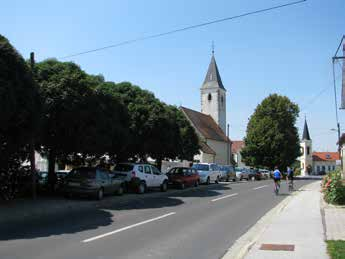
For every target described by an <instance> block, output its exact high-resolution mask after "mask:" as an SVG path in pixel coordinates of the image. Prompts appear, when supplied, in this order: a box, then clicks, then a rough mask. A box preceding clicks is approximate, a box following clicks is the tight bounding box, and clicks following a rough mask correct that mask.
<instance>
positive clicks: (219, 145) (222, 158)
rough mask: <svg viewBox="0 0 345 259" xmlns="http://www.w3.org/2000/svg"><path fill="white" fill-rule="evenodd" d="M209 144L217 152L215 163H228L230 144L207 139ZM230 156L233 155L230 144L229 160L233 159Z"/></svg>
mask: <svg viewBox="0 0 345 259" xmlns="http://www.w3.org/2000/svg"><path fill="white" fill-rule="evenodd" d="M207 145H209V146H210V148H212V149H213V150H214V151H215V152H216V157H215V163H217V164H222V165H226V164H227V163H228V159H227V153H228V151H227V146H228V144H227V143H226V142H222V141H217V140H212V139H207ZM230 157H231V147H230V145H229V161H231V160H230Z"/></svg>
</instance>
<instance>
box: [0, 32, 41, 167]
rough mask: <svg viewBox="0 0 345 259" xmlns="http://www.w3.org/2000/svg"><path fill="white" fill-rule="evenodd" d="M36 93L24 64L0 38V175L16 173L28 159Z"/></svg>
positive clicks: (35, 118)
mask: <svg viewBox="0 0 345 259" xmlns="http://www.w3.org/2000/svg"><path fill="white" fill-rule="evenodd" d="M39 100H40V99H39V95H38V90H37V87H36V85H35V82H34V80H33V78H32V75H31V71H30V69H29V68H28V66H27V64H26V62H25V60H24V59H23V58H22V56H21V55H20V54H19V53H18V52H17V51H16V50H15V49H14V47H13V46H12V45H11V44H10V43H9V41H8V40H7V39H6V38H5V37H3V36H2V35H0V171H2V172H4V173H7V172H9V171H13V170H17V169H18V167H19V166H20V165H21V163H22V161H23V160H25V159H26V158H27V155H28V152H27V148H26V147H27V145H28V143H29V141H30V139H31V138H32V137H33V135H34V134H35V127H36V126H37V122H38V119H39V114H40V101H39Z"/></svg>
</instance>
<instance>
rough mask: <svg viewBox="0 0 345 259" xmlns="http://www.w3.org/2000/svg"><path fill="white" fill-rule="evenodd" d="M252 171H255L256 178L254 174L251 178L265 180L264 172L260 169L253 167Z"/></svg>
mask: <svg viewBox="0 0 345 259" xmlns="http://www.w3.org/2000/svg"><path fill="white" fill-rule="evenodd" d="M252 171H253V172H254V179H253V176H252V178H251V179H252V180H257V181H260V180H263V176H262V173H261V171H260V170H259V169H252Z"/></svg>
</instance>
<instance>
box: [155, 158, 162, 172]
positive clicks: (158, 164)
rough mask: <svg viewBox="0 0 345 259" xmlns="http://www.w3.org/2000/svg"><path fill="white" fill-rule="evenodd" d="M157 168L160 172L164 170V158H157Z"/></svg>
mask: <svg viewBox="0 0 345 259" xmlns="http://www.w3.org/2000/svg"><path fill="white" fill-rule="evenodd" d="M156 164H157V168H158V170H159V171H161V170H162V158H157V160H156Z"/></svg>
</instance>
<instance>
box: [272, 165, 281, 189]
mask: <svg viewBox="0 0 345 259" xmlns="http://www.w3.org/2000/svg"><path fill="white" fill-rule="evenodd" d="M282 178H283V177H282V174H281V172H280V171H279V169H278V166H275V167H274V172H273V181H274V191H275V192H276V194H278V191H279V189H278V188H280V179H282Z"/></svg>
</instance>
